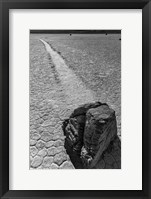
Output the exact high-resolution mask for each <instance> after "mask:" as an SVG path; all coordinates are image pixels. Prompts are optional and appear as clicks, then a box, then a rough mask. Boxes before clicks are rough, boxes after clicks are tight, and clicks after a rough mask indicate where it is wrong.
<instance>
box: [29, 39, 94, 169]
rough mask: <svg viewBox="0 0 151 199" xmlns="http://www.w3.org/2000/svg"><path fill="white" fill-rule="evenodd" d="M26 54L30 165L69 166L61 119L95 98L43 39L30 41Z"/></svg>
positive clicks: (44, 166)
mask: <svg viewBox="0 0 151 199" xmlns="http://www.w3.org/2000/svg"><path fill="white" fill-rule="evenodd" d="M48 48H49V49H48ZM30 55H31V57H30V59H31V60H30V63H31V66H30V166H31V168H38V169H46V168H48V169H73V168H74V167H73V165H72V163H71V161H70V158H69V156H68V155H67V153H66V150H65V148H64V136H63V131H62V128H61V125H62V121H63V120H64V119H65V118H67V117H69V116H70V114H71V112H72V111H73V110H74V108H76V107H78V106H79V105H81V104H84V103H86V102H92V101H95V97H94V96H93V93H92V92H91V91H89V90H88V89H86V88H85V86H84V85H83V83H82V82H81V80H80V79H78V77H77V76H76V75H75V74H74V73H73V72H72V71H71V70H70V69H69V68H68V66H67V65H66V63H65V62H64V60H63V59H62V57H61V56H60V55H59V54H58V53H57V52H55V51H53V49H52V48H51V47H50V46H49V44H47V43H46V42H45V41H43V40H41V41H40V40H37V39H35V40H31V49H30Z"/></svg>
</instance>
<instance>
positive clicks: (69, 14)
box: [9, 10, 142, 190]
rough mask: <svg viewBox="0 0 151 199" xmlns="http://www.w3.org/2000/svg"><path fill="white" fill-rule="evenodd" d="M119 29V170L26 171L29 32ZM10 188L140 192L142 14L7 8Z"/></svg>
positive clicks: (139, 12)
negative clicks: (120, 157)
mask: <svg viewBox="0 0 151 199" xmlns="http://www.w3.org/2000/svg"><path fill="white" fill-rule="evenodd" d="M30 29H121V30H122V39H121V43H122V66H121V67H122V74H121V80H122V85H121V86H122V116H121V118H122V122H121V124H122V130H121V134H122V169H121V170H29V30H30ZM9 67H10V169H9V170H10V185H9V186H10V190H21V189H22V190H57V189H58V190H74V189H75V190H141V189H142V11H141V10H28V11H27V10H10V66H9Z"/></svg>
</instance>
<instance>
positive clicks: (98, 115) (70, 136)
mask: <svg viewBox="0 0 151 199" xmlns="http://www.w3.org/2000/svg"><path fill="white" fill-rule="evenodd" d="M81 118H82V122H81V120H80V119H81ZM73 121H74V122H73ZM63 131H64V134H65V136H66V139H65V148H66V150H67V153H68V154H69V156H70V159H71V161H72V163H73V164H74V166H75V168H87V169H120V168H121V146H120V140H119V138H118V136H117V125H116V117H115V111H114V110H112V109H111V108H109V106H108V105H107V104H102V103H100V102H96V103H92V104H85V105H83V106H81V107H79V108H77V109H76V110H74V112H73V113H72V114H71V116H70V118H69V119H68V120H65V121H64V123H63Z"/></svg>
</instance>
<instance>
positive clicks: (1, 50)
mask: <svg viewBox="0 0 151 199" xmlns="http://www.w3.org/2000/svg"><path fill="white" fill-rule="evenodd" d="M9 9H142V48H143V49H142V52H143V53H142V71H143V73H142V80H143V85H142V107H143V110H142V118H143V120H142V122H143V128H142V133H143V134H142V147H143V151H142V154H143V158H142V164H143V165H142V168H143V171H142V173H143V176H142V184H143V187H142V190H139V191H137V190H115V191H112V190H107V191H104V190H97V191H92V190H89V191H86V190H81V191H79V190H74V191H71V190H70V191H69V190H64V191H61V190H60V191H58V190H57V191H53V190H51V191H50V190H47V191H40V190H39V191H37V190H36V191H35V190H30V191H29V190H26V191H25V190H24V191H21V190H9ZM0 14H1V16H0V20H1V21H0V26H1V27H0V44H1V45H0V56H1V57H0V61H1V63H0V80H1V81H0V94H1V97H0V196H1V198H5V199H6V198H13V199H15V198H71V199H72V198H74V199H76V198H79V199H80V198H102V199H103V198H108V199H109V198H121V199H125V198H129V199H130V198H134V197H135V198H136V197H137V198H141V199H147V198H148V199H149V198H151V189H150V187H151V169H150V164H151V157H150V156H151V146H150V144H151V143H150V139H151V133H150V130H151V128H150V122H149V118H150V113H151V106H150V105H151V103H150V101H151V92H150V89H151V80H150V79H151V69H150V67H151V65H150V63H151V59H150V56H149V55H150V54H149V53H150V47H151V45H150V38H151V2H150V0H62V1H61V0H0ZM100 180H101V179H100ZM129 180H130V179H129Z"/></svg>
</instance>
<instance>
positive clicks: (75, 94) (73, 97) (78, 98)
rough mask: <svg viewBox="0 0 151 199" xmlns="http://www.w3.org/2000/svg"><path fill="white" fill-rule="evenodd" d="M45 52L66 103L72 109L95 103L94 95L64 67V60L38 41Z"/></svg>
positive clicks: (49, 47) (48, 46)
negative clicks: (50, 61)
mask: <svg viewBox="0 0 151 199" xmlns="http://www.w3.org/2000/svg"><path fill="white" fill-rule="evenodd" d="M40 40H41V41H42V42H43V44H44V45H45V48H46V50H47V52H48V53H49V54H50V56H51V59H52V61H53V64H54V66H55V69H56V71H57V72H58V75H59V79H60V80H61V84H62V86H63V88H64V91H65V94H66V95H67V99H66V102H67V104H68V105H71V106H72V108H76V107H78V105H81V104H83V103H87V102H93V101H95V99H94V96H95V94H94V93H93V92H92V91H90V90H88V89H87V88H86V87H85V85H84V84H83V82H82V81H81V80H80V79H79V78H78V77H77V76H76V75H75V73H74V72H73V71H72V70H71V69H70V68H69V67H68V66H67V65H66V63H65V61H64V59H63V58H62V57H61V55H59V54H58V53H57V52H56V51H54V50H53V48H52V47H51V46H50V45H49V44H48V43H47V42H45V41H44V40H42V39H40Z"/></svg>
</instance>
